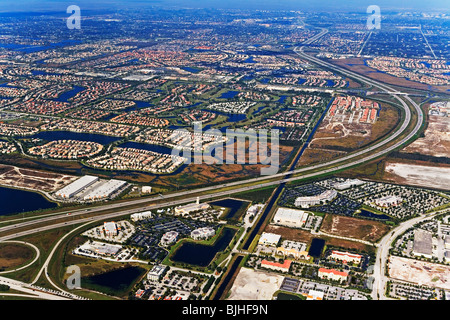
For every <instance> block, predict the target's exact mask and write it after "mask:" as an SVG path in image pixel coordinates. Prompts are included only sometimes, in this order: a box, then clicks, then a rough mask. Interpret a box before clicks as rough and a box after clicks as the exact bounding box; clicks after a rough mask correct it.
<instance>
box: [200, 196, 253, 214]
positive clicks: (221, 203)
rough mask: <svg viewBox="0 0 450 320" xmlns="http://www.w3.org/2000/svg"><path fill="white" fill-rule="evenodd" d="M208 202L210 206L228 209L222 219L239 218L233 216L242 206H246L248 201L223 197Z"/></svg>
mask: <svg viewBox="0 0 450 320" xmlns="http://www.w3.org/2000/svg"><path fill="white" fill-rule="evenodd" d="M209 204H210V205H212V206H217V207H225V208H229V209H230V211H229V212H228V213H227V215H226V216H225V217H223V218H224V219H233V218H239V217H235V214H236V213H237V212H238V211H239V209H241V208H242V207H243V206H248V204H249V203H248V202H247V201H242V200H236V199H223V200H218V201H214V202H209Z"/></svg>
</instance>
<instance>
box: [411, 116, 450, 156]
mask: <svg viewBox="0 0 450 320" xmlns="http://www.w3.org/2000/svg"><path fill="white" fill-rule="evenodd" d="M403 152H408V153H416V152H417V153H420V154H425V155H429V156H434V157H450V117H442V116H438V115H430V116H429V120H428V127H427V129H426V130H425V137H423V138H419V139H417V140H416V141H414V142H413V143H411V144H410V145H409V146H407V147H406V148H404V149H403Z"/></svg>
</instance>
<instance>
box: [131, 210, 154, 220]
mask: <svg viewBox="0 0 450 320" xmlns="http://www.w3.org/2000/svg"><path fill="white" fill-rule="evenodd" d="M151 217H152V212H151V211H144V212H138V213H133V214H132V215H130V219H131V220H133V221H138V220H143V219H148V218H151Z"/></svg>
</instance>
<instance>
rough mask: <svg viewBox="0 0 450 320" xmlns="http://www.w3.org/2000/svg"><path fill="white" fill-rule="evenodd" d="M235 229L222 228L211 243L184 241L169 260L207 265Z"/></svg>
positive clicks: (225, 245) (227, 241) (226, 242)
mask: <svg viewBox="0 0 450 320" xmlns="http://www.w3.org/2000/svg"><path fill="white" fill-rule="evenodd" d="M235 233H236V230H234V229H231V228H224V229H223V230H222V232H221V234H220V236H219V238H218V239H216V241H215V242H214V244H213V245H205V244H198V243H194V242H184V243H183V244H181V245H180V247H179V248H178V249H177V250H176V251H175V253H174V254H173V255H172V257H171V258H170V260H172V261H174V262H177V263H187V264H191V265H195V266H199V267H206V266H208V265H209V264H210V263H211V262H212V260H213V259H214V257H215V256H216V254H217V253H218V252H220V251H224V250H225V249H226V248H227V246H228V245H229V244H230V242H231V240H232V239H233V237H234V234H235Z"/></svg>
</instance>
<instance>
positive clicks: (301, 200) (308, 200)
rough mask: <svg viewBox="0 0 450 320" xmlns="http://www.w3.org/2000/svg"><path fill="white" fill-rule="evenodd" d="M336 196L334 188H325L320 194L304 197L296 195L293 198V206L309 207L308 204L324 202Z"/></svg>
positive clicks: (313, 204)
mask: <svg viewBox="0 0 450 320" xmlns="http://www.w3.org/2000/svg"><path fill="white" fill-rule="evenodd" d="M336 196H337V191H336V190H326V191H324V192H322V193H321V194H318V195H315V196H306V197H298V198H297V199H295V203H294V204H295V206H296V207H301V208H309V207H310V206H315V205H318V204H320V203H326V202H329V201H331V200H333V199H334V198H336Z"/></svg>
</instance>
